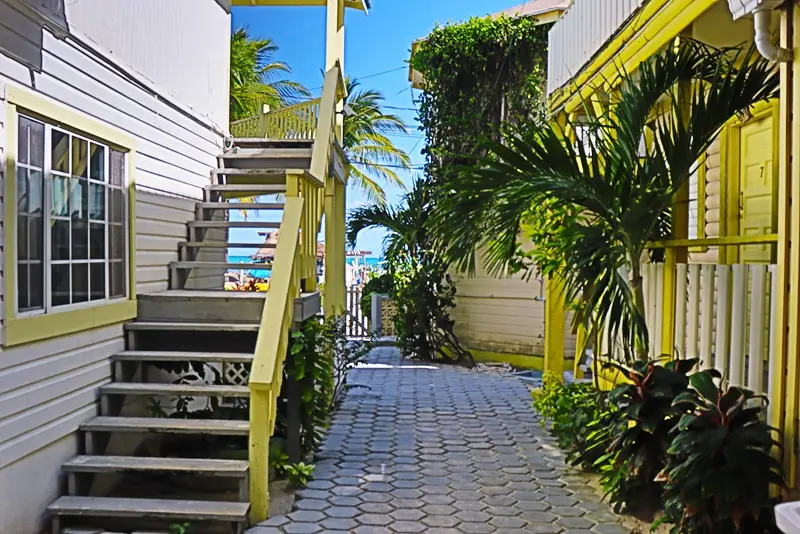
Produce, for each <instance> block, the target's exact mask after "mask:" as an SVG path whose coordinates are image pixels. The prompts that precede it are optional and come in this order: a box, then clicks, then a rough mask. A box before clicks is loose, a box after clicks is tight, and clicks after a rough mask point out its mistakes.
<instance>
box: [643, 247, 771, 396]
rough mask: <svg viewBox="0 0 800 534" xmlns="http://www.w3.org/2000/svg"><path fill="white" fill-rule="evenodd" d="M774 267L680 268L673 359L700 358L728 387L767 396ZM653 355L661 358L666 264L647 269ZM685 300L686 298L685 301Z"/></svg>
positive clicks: (757, 265)
mask: <svg viewBox="0 0 800 534" xmlns="http://www.w3.org/2000/svg"><path fill="white" fill-rule="evenodd" d="M775 270H776V266H775V265H767V264H734V265H714V264H688V265H687V264H679V265H678V266H677V267H676V273H675V274H676V289H675V291H676V295H678V298H677V299H676V305H675V354H674V355H673V356H677V357H679V358H698V359H699V360H700V362H701V366H702V367H703V368H712V367H713V368H715V369H717V370H718V371H719V372H720V373H722V375H723V377H724V380H725V381H726V382H727V383H729V384H730V385H735V386H744V387H747V388H748V389H752V390H753V391H756V392H759V393H767V392H768V390H769V385H770V384H771V383H772V377H773V376H774V373H775V372H776V370H775V369H774V368H773V365H772V363H773V362H774V358H773V357H772V352H773V347H772V339H773V333H774V329H775V298H774V296H775V293H776V288H775V283H776V277H775ZM643 274H644V290H645V307H646V317H647V324H648V330H649V331H650V338H651V339H650V356H651V357H657V356H660V354H659V353H660V348H661V346H662V336H663V319H664V318H663V303H664V301H663V298H662V295H663V294H664V264H663V263H651V264H646V265H645V266H644V273H643ZM681 296H682V297H681Z"/></svg>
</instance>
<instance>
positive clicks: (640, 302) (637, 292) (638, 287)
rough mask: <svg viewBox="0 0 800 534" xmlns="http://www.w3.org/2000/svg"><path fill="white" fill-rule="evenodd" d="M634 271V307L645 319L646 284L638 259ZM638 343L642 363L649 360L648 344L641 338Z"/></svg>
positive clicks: (632, 263)
mask: <svg viewBox="0 0 800 534" xmlns="http://www.w3.org/2000/svg"><path fill="white" fill-rule="evenodd" d="M631 265H632V269H631V274H632V276H631V281H630V284H631V291H632V292H633V305H634V308H635V310H634V311H635V312H636V313H638V314H639V317H641V318H642V319H644V317H645V308H644V287H643V286H644V284H643V279H642V272H641V267H640V266H639V261H638V258H637V259H636V260H634V261H632V262H631ZM635 343H636V347H635V350H636V358H637V359H639V360H641V361H646V360H647V352H648V350H647V349H648V347H647V342H646V340H645V339H643V338H642V337H640V336H637V337H636V339H635Z"/></svg>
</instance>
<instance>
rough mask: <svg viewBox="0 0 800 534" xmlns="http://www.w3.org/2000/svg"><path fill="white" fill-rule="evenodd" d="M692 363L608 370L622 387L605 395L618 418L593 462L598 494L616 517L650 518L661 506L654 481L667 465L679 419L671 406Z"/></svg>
mask: <svg viewBox="0 0 800 534" xmlns="http://www.w3.org/2000/svg"><path fill="white" fill-rule="evenodd" d="M696 364H697V360H673V361H670V362H666V363H664V364H663V365H661V362H656V361H652V362H641V361H637V362H636V363H634V365H633V366H632V367H626V366H624V365H621V364H617V363H611V364H608V365H609V366H611V367H614V368H615V369H616V370H617V371H619V373H620V374H621V375H622V376H623V377H624V379H625V383H623V384H620V385H619V386H617V387H615V388H614V389H613V390H611V393H609V396H608V398H609V400H610V401H611V402H612V403H613V404H614V405H615V406H616V407H617V408H618V410H619V412H620V416H621V417H620V419H619V421H620V423H621V424H620V425H618V426H617V428H615V430H614V432H613V437H612V439H611V442H610V443H609V444H608V449H607V451H606V455H604V456H602V457H601V458H600V459H599V460H598V464H599V466H600V467H601V471H602V473H603V479H602V483H603V489H604V491H605V493H606V495H607V496H608V497H609V501H610V502H611V503H612V504H613V505H614V510H615V511H617V512H619V511H620V510H622V509H623V508H627V509H629V510H633V511H643V512H652V511H654V510H655V509H656V508H657V507H658V505H659V503H660V502H661V493H662V486H661V484H660V483H658V482H655V478H656V476H657V475H658V474H659V473H660V472H661V470H662V469H663V468H664V465H665V463H666V461H667V449H668V448H669V446H670V435H669V434H670V431H671V430H672V428H673V427H674V426H675V425H676V424H677V422H678V419H679V418H680V416H681V414H682V413H683V412H682V411H681V408H680V407H677V406H674V405H673V401H674V400H675V399H676V398H677V397H678V395H680V394H682V393H684V392H686V390H687V388H688V387H689V377H688V373H689V372H690V371H691V370H692V369H693V368H694V366H695V365H696Z"/></svg>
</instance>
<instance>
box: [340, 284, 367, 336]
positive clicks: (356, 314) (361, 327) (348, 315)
mask: <svg viewBox="0 0 800 534" xmlns="http://www.w3.org/2000/svg"><path fill="white" fill-rule="evenodd" d="M362 294H363V293H362V290H361V288H360V287H348V288H347V293H346V298H345V306H346V308H345V328H346V332H347V337H349V338H358V339H362V338H368V337H369V332H370V327H369V317H367V316H366V315H364V312H363V311H362V310H361V295H362Z"/></svg>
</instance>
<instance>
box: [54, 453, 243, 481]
mask: <svg viewBox="0 0 800 534" xmlns="http://www.w3.org/2000/svg"><path fill="white" fill-rule="evenodd" d="M61 469H62V471H64V472H67V473H126V472H131V471H160V472H175V473H186V474H194V475H204V476H223V477H231V478H244V477H246V476H247V470H248V462H245V461H241V460H215V459H205V458H200V459H196V458H143V457H138V456H76V457H75V458H73V459H71V460H70V461H68V462H67V463H65V464H63V465H62V466H61Z"/></svg>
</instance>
